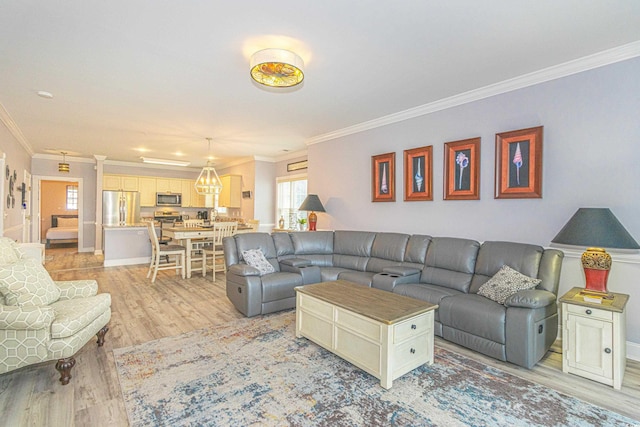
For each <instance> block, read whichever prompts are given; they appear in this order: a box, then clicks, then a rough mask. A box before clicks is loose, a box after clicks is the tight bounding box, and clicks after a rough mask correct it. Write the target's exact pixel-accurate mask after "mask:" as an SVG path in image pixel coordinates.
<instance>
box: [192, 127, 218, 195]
mask: <svg viewBox="0 0 640 427" xmlns="http://www.w3.org/2000/svg"><path fill="white" fill-rule="evenodd" d="M207 141H209V153H208V156H207V165H206V166H205V167H203V168H202V171H201V172H200V175H198V179H197V180H196V183H195V188H196V193H198V194H205V195H206V194H220V191H222V182H221V181H220V177H219V176H218V173H217V172H216V170H215V169H214V167H213V166H212V165H211V138H207Z"/></svg>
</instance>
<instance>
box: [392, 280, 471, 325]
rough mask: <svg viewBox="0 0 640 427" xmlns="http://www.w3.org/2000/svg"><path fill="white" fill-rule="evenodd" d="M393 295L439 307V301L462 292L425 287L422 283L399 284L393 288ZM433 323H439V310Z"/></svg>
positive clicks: (431, 286) (440, 287)
mask: <svg viewBox="0 0 640 427" xmlns="http://www.w3.org/2000/svg"><path fill="white" fill-rule="evenodd" d="M393 293H394V294H399V295H404V296H406V297H410V298H415V299H419V300H422V301H426V302H428V303H431V304H438V305H440V301H442V299H443V298H446V297H450V296H453V295H462V292H460V291H456V290H455V289H452V288H446V287H444V286H436V285H427V284H424V283H399V284H397V285H396V286H395V288H393ZM435 321H436V322H439V321H440V309H438V310H436V312H435Z"/></svg>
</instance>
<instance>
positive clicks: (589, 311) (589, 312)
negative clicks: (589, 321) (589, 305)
mask: <svg viewBox="0 0 640 427" xmlns="http://www.w3.org/2000/svg"><path fill="white" fill-rule="evenodd" d="M585 313H587V314H591V313H593V312H592V311H591V310H589V309H587V311H585Z"/></svg>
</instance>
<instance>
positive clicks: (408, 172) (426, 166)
mask: <svg viewBox="0 0 640 427" xmlns="http://www.w3.org/2000/svg"><path fill="white" fill-rule="evenodd" d="M404 200H405V202H412V201H424V200H433V145H429V146H428V147H419V148H413V149H411V150H404Z"/></svg>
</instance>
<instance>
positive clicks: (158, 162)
mask: <svg viewBox="0 0 640 427" xmlns="http://www.w3.org/2000/svg"><path fill="white" fill-rule="evenodd" d="M140 158H141V159H142V163H150V164H154V165H168V166H189V165H190V164H191V162H183V161H182V160H165V159H154V158H152V157H140Z"/></svg>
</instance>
